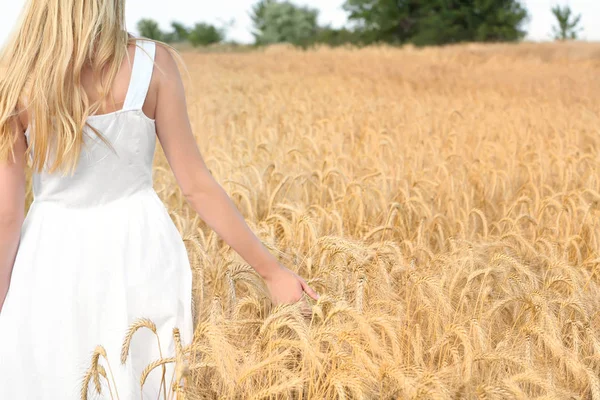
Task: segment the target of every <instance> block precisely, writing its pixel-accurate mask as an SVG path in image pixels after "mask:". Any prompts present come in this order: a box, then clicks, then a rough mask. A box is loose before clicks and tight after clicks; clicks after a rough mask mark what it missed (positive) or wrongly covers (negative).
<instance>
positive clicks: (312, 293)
mask: <svg viewBox="0 0 600 400" xmlns="http://www.w3.org/2000/svg"><path fill="white" fill-rule="evenodd" d="M298 280H299V281H300V284H301V285H302V289H304V291H305V292H306V294H308V295H309V296H310V297H312V298H313V299H315V300H319V297H321V296H320V295H319V294H318V293H317V292H315V291H314V289H313V288H311V287H310V286H308V283H306V281H305V280H304V279H303V278H298Z"/></svg>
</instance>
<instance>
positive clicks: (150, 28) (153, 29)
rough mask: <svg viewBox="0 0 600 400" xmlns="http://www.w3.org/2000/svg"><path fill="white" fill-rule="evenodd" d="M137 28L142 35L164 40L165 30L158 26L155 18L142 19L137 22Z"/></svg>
mask: <svg viewBox="0 0 600 400" xmlns="http://www.w3.org/2000/svg"><path fill="white" fill-rule="evenodd" d="M137 29H138V32H139V33H140V36H142V37H145V38H148V39H152V40H163V32H161V30H160V28H159V27H158V22H156V21H154V20H153V19H141V20H140V21H139V22H138V23H137Z"/></svg>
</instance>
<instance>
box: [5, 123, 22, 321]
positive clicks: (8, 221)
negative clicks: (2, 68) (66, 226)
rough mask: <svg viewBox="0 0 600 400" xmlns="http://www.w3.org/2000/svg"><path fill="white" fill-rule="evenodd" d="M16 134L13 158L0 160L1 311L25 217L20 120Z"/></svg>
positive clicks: (15, 130)
mask: <svg viewBox="0 0 600 400" xmlns="http://www.w3.org/2000/svg"><path fill="white" fill-rule="evenodd" d="M12 124H13V127H14V132H15V135H17V137H18V139H17V142H16V143H15V147H14V153H15V157H14V159H10V160H7V161H0V188H2V190H1V192H0V312H1V311H2V307H3V305H4V300H5V298H6V294H7V293H8V286H9V285H10V277H11V275H12V269H13V265H14V262H15V256H16V254H17V248H18V247H19V239H20V236H21V226H22V225H23V220H24V218H25V150H26V143H25V135H24V134H23V133H24V129H23V127H22V124H21V122H20V121H19V120H18V119H17V118H15V119H14V120H13V122H12Z"/></svg>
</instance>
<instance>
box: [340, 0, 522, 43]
mask: <svg viewBox="0 0 600 400" xmlns="http://www.w3.org/2000/svg"><path fill="white" fill-rule="evenodd" d="M344 8H345V9H346V10H347V11H348V12H349V19H350V20H351V21H354V23H355V26H356V29H357V30H358V31H359V32H361V34H362V35H361V36H362V41H364V42H387V43H407V42H412V43H414V44H416V45H435V44H446V43H456V42H465V41H480V42H491V41H515V40H519V39H521V38H523V37H524V36H525V31H524V30H523V29H522V26H523V24H524V22H526V20H527V18H528V14H527V10H526V9H525V8H524V7H523V6H522V5H521V3H520V1H519V0H427V1H423V0H347V1H346V3H345V4H344Z"/></svg>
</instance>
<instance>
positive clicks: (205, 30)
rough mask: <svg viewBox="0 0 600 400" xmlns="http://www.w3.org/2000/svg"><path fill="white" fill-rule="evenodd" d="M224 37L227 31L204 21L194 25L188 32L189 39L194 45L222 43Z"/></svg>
mask: <svg viewBox="0 0 600 400" xmlns="http://www.w3.org/2000/svg"><path fill="white" fill-rule="evenodd" d="M223 39H225V32H224V30H223V29H219V28H217V27H215V26H214V25H210V24H205V23H202V22H200V23H197V24H196V25H194V27H193V28H192V29H190V31H189V34H188V40H189V41H190V43H191V44H192V46H194V47H198V46H208V45H211V44H214V43H220V42H222V41H223Z"/></svg>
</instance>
